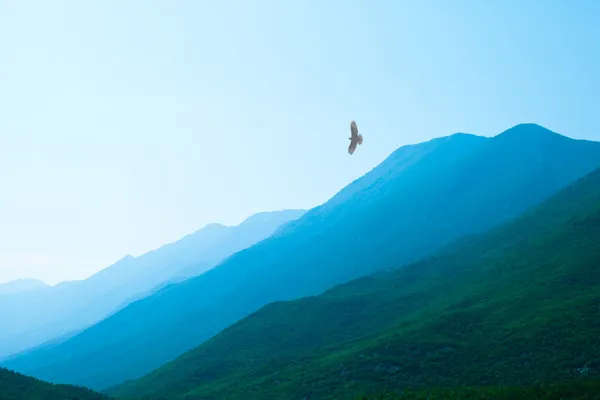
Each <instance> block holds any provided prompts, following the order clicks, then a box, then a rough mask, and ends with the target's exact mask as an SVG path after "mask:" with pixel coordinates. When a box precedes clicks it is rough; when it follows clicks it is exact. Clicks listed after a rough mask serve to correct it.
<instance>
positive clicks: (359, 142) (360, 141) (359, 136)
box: [358, 134, 363, 144]
mask: <svg viewBox="0 0 600 400" xmlns="http://www.w3.org/2000/svg"><path fill="white" fill-rule="evenodd" d="M362 142H363V137H362V135H360V134H359V135H358V144H362Z"/></svg>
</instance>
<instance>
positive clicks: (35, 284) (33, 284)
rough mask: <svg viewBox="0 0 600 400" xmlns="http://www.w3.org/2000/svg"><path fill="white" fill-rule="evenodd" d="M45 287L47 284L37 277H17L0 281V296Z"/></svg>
mask: <svg viewBox="0 0 600 400" xmlns="http://www.w3.org/2000/svg"><path fill="white" fill-rule="evenodd" d="M45 287H48V285H46V284H45V283H44V282H42V281H39V280H37V279H17V280H14V281H10V282H6V283H0V296H2V295H5V294H16V293H23V292H29V291H31V290H37V289H41V288H45Z"/></svg>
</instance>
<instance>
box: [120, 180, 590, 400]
mask: <svg viewBox="0 0 600 400" xmlns="http://www.w3.org/2000/svg"><path fill="white" fill-rule="evenodd" d="M390 266H391V265H390ZM599 287H600V170H598V171H596V172H594V173H592V174H590V175H587V176H586V177H585V178H583V179H581V180H580V181H578V182H576V183H575V184H573V185H571V186H569V187H568V188H566V189H565V190H563V191H561V192H560V193H559V194H557V195H556V196H554V197H552V198H551V199H550V200H548V201H546V202H545V203H543V204H542V205H540V206H539V207H536V208H534V209H532V210H531V211H529V212H527V213H526V214H524V215H522V216H521V217H519V218H518V219H516V220H515V221H513V222H511V223H508V224H506V225H504V226H502V227H500V228H498V229H495V230H493V231H492V232H489V233H488V234H485V235H481V236H472V237H468V238H465V239H463V240H460V241H459V242H458V243H455V244H453V245H452V246H449V247H447V248H446V249H444V251H442V252H440V253H438V254H437V255H436V256H432V257H429V258H428V259H425V260H422V261H420V262H417V263H414V264H412V265H410V266H407V267H405V268H401V269H399V270H395V271H391V272H388V273H384V274H379V275H377V276H371V277H367V278H362V279H358V280H355V281H352V282H350V283H348V284H345V285H342V286H338V287H336V288H334V289H332V290H330V291H328V292H326V293H324V294H323V295H320V296H316V297H311V298H305V299H301V300H296V301H291V302H278V303H272V304H270V305H268V306H266V307H264V308H262V309H261V310H259V311H258V312H255V313H254V314H252V315H250V316H248V317H247V318H244V319H243V320H241V321H239V322H238V323H236V324H234V325H232V326H231V327H229V328H228V329H226V330H224V331H223V332H221V333H220V334H218V335H217V336H215V337H213V338H212V339H211V340H209V341H207V342H205V343H204V344H203V345H201V346H199V347H197V348H196V349H194V350H193V351H190V352H187V353H186V354H184V355H182V356H181V357H179V358H178V359H176V360H175V361H173V362H171V363H169V364H167V365H165V366H163V367H162V368H160V369H158V370H156V371H154V372H153V373H151V374H149V375H147V376H146V377H144V378H142V379H139V380H137V381H132V382H129V383H127V384H124V385H122V386H120V387H117V388H115V389H113V390H112V391H110V392H111V394H115V395H121V396H123V397H127V398H145V399H161V398H169V399H184V398H185V399H202V400H211V399H215V400H216V399H229V400H233V399H240V400H241V399H244V400H246V399H247V400H251V399H310V400H314V399H355V398H356V397H357V396H358V395H360V394H365V395H370V394H376V393H380V392H394V391H399V390H414V391H415V392H414V393H415V394H414V395H412V396H413V397H404V398H415V399H418V398H432V399H434V398H439V399H442V398H447V399H458V398H474V399H479V398H482V399H483V398H522V399H530V398H531V399H533V398H536V399H541V398H556V399H559V398H574V397H572V396H571V395H570V394H568V393H570V392H569V390H576V392H575V393H576V396H579V397H575V398H581V399H583V398H586V399H592V398H597V394H598V393H599V391H598V383H597V381H595V382H594V381H593V382H592V383H588V384H586V383H583V382H579V381H578V380H579V379H597V377H598V374H599V373H600V340H599V338H600V290H599ZM552 382H567V383H565V384H555V385H551V386H540V384H542V383H552ZM529 385H534V386H532V387H531V388H526V387H524V386H529ZM535 385H537V386H535ZM561 385H562V386H561ZM512 386H515V387H517V388H510V387H512ZM465 387H475V389H468V388H465ZM426 388H439V389H437V390H436V391H435V393H436V394H434V395H432V396H431V397H427V396H428V395H426V394H423V393H425V392H423V390H425V389H426ZM479 388H486V389H479ZM427 390H429V389H427ZM514 391H518V393H520V394H519V397H510V396H511V393H513V392H514ZM419 393H421V394H419ZM473 393H476V394H473ZM498 393H499V394H498ZM514 393H516V392H514ZM561 393H562V394H561ZM577 393H579V394H577ZM592 393H594V396H596V397H594V396H592V395H591V394H592ZM406 396H408V395H406ZM419 396H420V397H419ZM503 396H504V397H503ZM586 396H587V397H586Z"/></svg>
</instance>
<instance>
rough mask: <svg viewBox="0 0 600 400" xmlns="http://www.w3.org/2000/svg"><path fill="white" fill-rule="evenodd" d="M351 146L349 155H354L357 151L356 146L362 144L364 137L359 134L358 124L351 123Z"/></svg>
mask: <svg viewBox="0 0 600 400" xmlns="http://www.w3.org/2000/svg"><path fill="white" fill-rule="evenodd" d="M349 139H350V146H349V147H348V154H350V155H351V154H352V153H354V150H356V146H357V145H360V144H362V142H363V137H362V135H359V134H358V127H357V126H356V122H354V121H352V122H350V138H349Z"/></svg>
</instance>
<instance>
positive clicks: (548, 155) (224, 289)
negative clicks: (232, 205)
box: [6, 124, 600, 393]
mask: <svg viewBox="0 0 600 400" xmlns="http://www.w3.org/2000/svg"><path fill="white" fill-rule="evenodd" d="M598 166H600V143H597V142H587V141H580V140H573V139H569V138H567V137H564V136H560V135H557V134H555V133H553V132H550V131H548V130H546V129H544V128H542V127H540V126H538V125H534V124H523V125H518V126H516V127H514V128H511V129H509V130H507V131H505V132H504V133H502V134H500V135H498V136H496V137H494V138H483V137H477V136H473V135H466V134H456V135H451V136H448V137H444V138H438V139H435V140H432V141H429V142H426V143H420V144H417V145H414V146H404V147H402V148H400V149H398V150H397V151H396V152H394V153H393V154H392V155H391V156H390V157H388V159H386V160H385V161H384V162H383V163H382V164H381V165H379V166H378V167H377V168H375V169H374V170H373V171H371V172H370V173H368V174H367V175H366V176H364V177H362V178H360V179H358V180H357V181H356V182H353V183H352V184H351V185H349V186H348V187H346V188H345V189H343V190H342V191H340V193H338V194H337V195H336V196H334V197H333V198H332V199H331V200H330V201H328V202H326V203H325V204H324V205H322V206H320V207H316V208H314V209H312V210H310V211H309V212H308V213H306V215H304V216H303V217H302V218H300V219H299V220H297V221H294V222H292V223H290V224H286V226H285V227H284V228H282V229H281V230H279V232H278V234H277V235H275V236H274V237H271V238H269V239H267V240H265V241H263V242H261V243H259V244H257V245H255V246H252V247H250V248H249V249H246V250H243V251H241V252H238V253H236V254H234V255H233V256H231V257H229V258H228V259H227V260H225V261H224V262H223V263H221V264H220V265H219V266H217V267H216V268H214V269H212V270H210V271H208V272H207V273H205V274H202V275H201V276H198V277H196V278H193V279H190V280H188V281H185V282H183V283H180V284H177V285H170V286H168V287H166V288H165V289H164V290H160V291H158V292H157V293H155V294H153V295H152V296H149V297H146V298H144V299H142V300H140V301H137V302H134V303H132V304H130V305H129V306H128V307H126V308H124V309H123V310H121V311H119V312H118V313H116V314H113V315H111V316H110V317H109V318H107V319H105V320H103V321H102V322H100V323H98V324H96V325H94V326H92V327H90V328H89V329H86V330H85V331H83V332H81V333H80V334H78V335H76V336H75V337H73V338H70V339H69V340H67V341H65V342H64V343H60V344H58V345H56V346H51V347H48V348H44V349H41V350H39V351H35V352H32V353H30V354H25V355H23V356H20V357H17V358H16V359H14V360H10V362H9V363H7V364H6V366H10V367H11V368H13V369H15V370H18V371H20V372H23V373H26V374H29V375H33V376H36V377H38V378H40V379H44V380H47V381H51V382H69V383H73V384H79V385H85V386H88V387H91V388H94V389H97V390H100V389H104V388H108V387H110V386H114V385H117V384H119V383H121V382H125V381H127V380H130V379H136V378H139V377H142V376H144V375H145V374H147V373H149V372H151V371H152V370H154V369H156V368H158V367H160V366H162V365H164V364H166V363H167V362H169V361H172V360H173V359H175V358H176V357H178V356H180V355H182V354H184V353H185V352H186V351H188V350H191V349H193V348H195V347H196V346H198V345H199V344H201V343H203V342H204V341H206V340H209V339H210V338H212V337H214V335H216V334H218V333H219V332H221V331H222V330H223V329H225V328H227V327H229V326H231V325H232V324H234V323H235V322H236V321H240V320H242V319H243V318H245V317H247V316H248V315H250V314H252V313H254V312H256V311H257V310H259V309H260V308H261V307H263V306H265V305H267V304H269V303H272V302H274V301H282V300H293V299H298V298H302V297H306V296H314V295H318V294H321V293H323V292H324V291H325V290H328V289H330V288H332V287H334V286H335V285H338V284H340V283H344V282H348V281H350V280H352V279H356V278H359V277H361V276H366V275H369V274H371V273H373V272H376V271H379V270H381V269H382V268H388V267H400V266H404V265H408V264H410V263H412V262H414V261H416V260H420V259H422V258H423V257H425V256H427V255H430V254H432V252H434V251H437V250H439V249H440V248H441V247H442V246H444V245H447V244H448V243H450V242H452V241H454V240H457V239H458V238H460V237H463V236H464V235H466V234H474V233H480V232H485V231H487V230H489V229H491V228H493V227H496V226H498V225H500V224H502V223H504V222H506V221H508V220H510V219H511V218H514V217H516V216H518V215H520V214H521V213H523V212H524V211H525V210H527V209H528V208H529V207H531V206H533V205H536V204H539V203H540V202H542V201H543V200H545V199H548V198H549V197H550V196H551V195H553V194H555V193H556V192H558V191H559V190H561V189H563V188H564V187H566V186H567V185H569V184H571V183H572V182H573V181H575V180H576V179H578V178H580V177H582V176H584V175H586V174H588V173H589V172H591V171H593V170H594V169H596V168H597V167H598ZM399 279H400V280H401V279H404V278H402V277H400V278H399ZM432 279H433V278H432ZM436 282H437V281H433V283H436ZM377 285H379V284H376V286H375V287H379V286H377ZM352 288H356V289H355V290H357V291H358V292H359V293H360V292H361V291H363V290H364V291H373V289H371V288H370V287H367V288H364V289H363V288H361V287H356V286H355V285H350V286H349V289H348V290H352ZM445 290H446V289H445V286H440V291H441V292H442V293H443V291H445ZM415 293H417V292H415ZM419 293H420V292H418V293H417V294H415V296H416V297H415V298H414V299H413V298H404V297H402V293H401V292H400V293H398V295H397V297H394V296H396V294H393V296H392V295H390V294H383V293H381V294H380V293H373V294H371V295H369V296H371V297H369V296H366V297H364V299H360V300H354V298H353V297H352V298H353V300H352V301H349V300H344V301H342V300H340V301H339V303H340V304H339V307H342V311H340V312H342V313H347V314H346V316H347V318H346V320H340V318H341V317H334V316H332V315H331V312H329V311H332V312H338V311H337V310H336V307H338V302H337V301H336V302H334V303H333V304H330V302H328V300H325V304H322V303H321V302H322V300H317V301H316V304H315V305H314V306H311V313H315V315H314V317H313V316H311V315H304V314H302V313H299V315H294V316H293V318H295V319H298V320H299V321H303V320H306V323H307V324H309V325H310V324H312V323H315V321H317V323H316V325H321V323H320V322H319V321H329V320H331V323H336V321H338V322H339V323H340V324H341V326H342V327H343V326H346V325H353V327H352V329H356V331H357V332H351V331H346V330H341V331H339V332H329V331H327V332H325V333H326V334H325V338H324V339H319V340H324V341H326V342H327V341H328V340H330V339H327V338H329V337H331V338H334V339H335V340H357V338H363V335H367V334H369V335H370V334H375V332H376V328H377V329H381V330H385V329H387V328H388V327H389V326H387V325H386V324H387V323H390V322H392V321H394V320H397V319H399V318H401V317H400V316H399V313H400V312H401V310H399V309H398V305H397V304H396V303H395V302H396V301H402V302H406V307H410V306H411V304H410V302H411V301H412V302H414V303H415V304H414V305H415V306H416V305H418V304H416V303H418V302H421V303H422V302H423V300H422V299H421V297H422V296H421V294H419ZM345 298H346V299H347V298H348V297H347V296H346V297H345ZM324 299H327V297H324ZM369 299H371V300H372V303H368V304H363V301H369ZM427 299H430V300H428V301H431V302H434V301H435V299H436V297H428V298H427ZM387 301H392V303H391V304H387ZM440 301H443V300H440ZM353 302H356V303H357V305H356V306H357V307H376V308H378V307H386V306H387V307H388V310H385V309H384V310H383V311H384V312H389V315H384V316H383V317H382V318H372V317H365V318H366V319H365V322H364V326H357V325H360V319H359V320H358V321H359V322H358V323H355V322H353V321H347V320H348V319H352V318H355V317H354V315H357V316H358V315H361V314H365V313H366V311H365V310H362V309H355V308H353V306H352V304H353ZM306 304H309V303H304V302H302V303H300V305H299V306H290V307H304V306H305V305H306ZM424 305H425V304H423V306H424ZM431 307H433V304H432V305H431ZM321 308H322V310H321ZM268 309H269V310H271V311H270V312H272V313H274V314H277V313H278V312H279V311H277V310H278V309H277V305H275V307H271V306H270V307H268ZM426 309H427V308H423V310H426ZM287 310H288V308H287V306H285V307H284V308H283V309H282V311H281V313H283V318H281V319H280V320H278V321H276V323H275V326H273V327H271V324H274V322H273V320H272V319H270V320H268V321H265V323H266V324H267V325H265V326H264V327H263V326H257V327H255V328H252V327H247V328H244V329H249V330H251V331H253V332H255V333H254V334H255V335H257V336H258V337H257V338H254V337H251V338H249V339H255V340H262V339H261V338H262V337H265V336H266V337H269V338H271V337H273V338H274V339H276V340H279V338H280V337H281V336H282V334H281V333H280V332H279V330H278V329H279V328H278V327H277V326H280V328H281V329H283V331H282V332H284V333H283V335H284V336H285V332H286V329H291V330H292V332H294V331H296V330H297V327H296V326H295V325H293V326H290V327H288V326H285V321H286V320H289V321H290V322H294V319H290V318H289V317H287V316H286V313H287V312H288V311H287ZM408 310H409V309H408V308H407V312H408ZM342 315H344V314H342ZM355 319H356V318H355ZM249 321H256V322H257V323H261V321H260V318H259V319H258V320H255V319H250V320H249ZM315 329H316V328H315ZM319 329H326V330H333V328H331V327H330V325H328V324H325V325H324V326H323V327H322V328H321V327H319ZM269 330H271V332H269V333H268V334H265V332H266V331H267V332H268V331H269ZM308 335H311V336H314V335H313V334H312V333H309V334H308ZM244 340H246V339H244ZM298 340H299V343H298V345H297V346H296V347H294V346H292V347H290V348H288V347H286V348H285V350H282V351H284V352H288V353H290V354H289V355H290V358H289V359H295V356H302V357H307V356H308V355H309V354H311V355H312V353H310V351H312V349H317V348H318V349H321V345H328V346H329V345H330V344H331V343H330V342H327V343H317V342H318V340H317V339H314V340H315V341H314V342H311V341H310V340H308V343H306V344H305V342H307V339H305V338H304V337H302V338H299V339H298ZM365 340H366V339H365ZM238 341H239V339H232V340H231V341H228V343H230V344H232V345H233V346H234V347H235V346H237V344H238ZM266 344H268V345H271V343H269V342H267V343H265V345H266ZM255 346H258V345H257V344H256V343H254V344H252V346H251V349H250V350H246V349H239V351H236V352H235V353H232V354H231V355H230V356H226V359H229V357H231V358H232V362H234V363H237V362H238V361H239V360H240V359H241V357H242V355H245V354H247V353H249V352H250V353H251V352H252V351H257V350H258V348H257V347H255ZM276 346H277V345H276ZM278 347H281V346H278ZM347 349H348V351H351V347H348V348H347ZM266 351H267V352H268V351H270V350H269V348H268V347H267V348H266ZM319 351H321V350H319ZM262 354H263V353H257V357H258V358H259V359H260V360H262V361H265V360H264V359H263V355H262ZM315 356H316V355H315ZM214 357H215V358H214V360H215V361H219V360H221V357H222V352H217V353H216V355H214ZM316 359H317V360H321V359H322V358H321V357H319V356H317V358H316ZM89 360H93V362H90V361H89ZM211 360H212V358H210V357H208V358H207V362H212V361H211ZM242 362H243V363H245V361H242ZM315 362H317V361H315ZM344 362H345V361H344ZM319 363H320V361H319ZM261 365H262V364H260V363H259V366H258V368H254V367H253V366H250V365H248V366H247V368H249V370H250V371H255V372H256V373H260V369H261V368H262V367H261ZM224 366H227V364H223V363H221V362H220V361H219V362H217V364H216V366H215V368H216V370H215V371H214V372H215V373H217V375H218V374H219V373H223V372H226V371H224V370H222V369H223V367H224ZM240 368H241V366H239V365H236V367H235V369H236V371H238V372H239V371H241V370H243V369H244V368H246V367H244V368H241V369H240ZM323 368H325V369H326V370H328V368H329V367H327V366H323ZM267 370H268V369H267ZM288 370H289V369H288V368H287V366H286V368H284V369H283V370H282V371H288ZM211 373H212V372H211ZM236 373H237V372H236ZM249 373H250V374H251V375H252V374H253V373H254V372H249ZM285 373H287V372H285ZM285 373H284V372H282V374H284V375H285ZM290 373H292V372H290ZM246 379H250V380H253V379H254V378H253V377H250V376H247V377H245V378H244V379H242V380H241V382H246ZM344 379H346V378H344ZM215 385H216V386H218V385H219V383H218V381H215ZM227 385H228V386H227V390H229V388H230V387H231V386H230V385H229V384H228V383H227ZM282 385H283V383H282ZM216 386H215V387H216ZM219 393H220V392H219Z"/></svg>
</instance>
